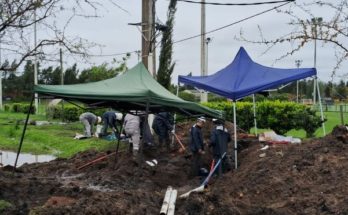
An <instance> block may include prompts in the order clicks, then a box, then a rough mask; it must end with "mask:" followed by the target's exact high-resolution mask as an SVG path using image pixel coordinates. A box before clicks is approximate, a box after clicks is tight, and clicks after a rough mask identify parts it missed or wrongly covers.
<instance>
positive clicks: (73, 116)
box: [46, 104, 106, 122]
mask: <svg viewBox="0 0 348 215" xmlns="http://www.w3.org/2000/svg"><path fill="white" fill-rule="evenodd" d="M105 111H106V109H104V108H103V109H96V110H85V109H82V108H80V107H77V106H75V105H72V104H64V105H60V104H59V105H56V106H51V107H48V108H47V109H46V116H47V117H48V118H51V119H61V120H63V121H69V122H73V121H78V120H79V116H80V115H81V114H82V113H84V112H91V113H94V114H95V115H97V116H101V115H102V114H103V113H104V112H105Z"/></svg>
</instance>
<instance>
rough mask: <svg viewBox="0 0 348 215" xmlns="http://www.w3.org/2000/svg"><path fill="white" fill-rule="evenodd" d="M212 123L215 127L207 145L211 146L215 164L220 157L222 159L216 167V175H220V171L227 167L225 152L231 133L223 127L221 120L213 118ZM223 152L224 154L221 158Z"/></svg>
mask: <svg viewBox="0 0 348 215" xmlns="http://www.w3.org/2000/svg"><path fill="white" fill-rule="evenodd" d="M213 123H214V125H215V127H214V129H213V130H212V132H211V136H210V144H209V146H210V147H212V148H213V156H214V157H213V159H214V163H215V165H216V164H217V162H218V161H219V160H220V159H222V160H221V162H220V165H219V166H218V168H217V175H218V176H220V175H221V174H222V172H224V171H226V170H227V169H228V168H229V166H228V162H227V156H226V154H225V153H227V144H228V143H229V142H230V141H231V135H230V133H229V132H228V130H227V129H226V128H225V126H224V123H223V121H221V120H218V119H213ZM223 154H225V156H224V157H223V158H222V155H223Z"/></svg>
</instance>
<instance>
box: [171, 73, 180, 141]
mask: <svg viewBox="0 0 348 215" xmlns="http://www.w3.org/2000/svg"><path fill="white" fill-rule="evenodd" d="M179 87H180V83H179V78H178V87H177V88H176V96H178V97H179ZM173 130H174V133H175V130H176V113H175V114H174V125H173ZM174 141H175V138H174V135H172V145H174Z"/></svg>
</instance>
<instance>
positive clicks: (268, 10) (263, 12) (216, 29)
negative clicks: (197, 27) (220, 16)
mask: <svg viewBox="0 0 348 215" xmlns="http://www.w3.org/2000/svg"><path fill="white" fill-rule="evenodd" d="M289 3H291V2H290V1H287V2H286V3H284V4H281V5H279V6H276V7H273V8H270V9H267V10H264V11H262V12H259V13H256V14H254V15H251V16H248V17H246V18H244V19H241V20H238V21H236V22H233V23H231V24H228V25H224V26H222V27H219V28H215V29H213V30H210V31H207V32H205V33H204V34H210V33H213V32H216V31H219V30H222V29H224V28H227V27H230V26H232V25H235V24H238V23H241V22H244V21H246V20H249V19H251V18H254V17H256V16H260V15H262V14H265V13H267V12H270V11H272V10H275V9H277V8H280V7H282V6H284V5H287V4H289ZM201 35H203V34H197V35H194V36H191V37H187V38H184V39H181V40H177V41H174V42H173V44H174V43H180V42H184V41H186V40H190V39H194V38H196V37H200V36H201Z"/></svg>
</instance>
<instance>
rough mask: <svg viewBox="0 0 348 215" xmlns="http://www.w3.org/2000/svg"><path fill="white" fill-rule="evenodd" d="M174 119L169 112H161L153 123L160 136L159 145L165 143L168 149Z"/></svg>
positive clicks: (153, 127)
mask: <svg viewBox="0 0 348 215" xmlns="http://www.w3.org/2000/svg"><path fill="white" fill-rule="evenodd" d="M173 124H174V119H173V116H172V115H171V114H170V113H168V112H160V113H159V114H157V115H156V116H155V119H154V120H153V123H152V129H153V130H154V132H155V133H156V134H157V136H158V142H159V146H160V147H161V146H162V145H163V144H164V143H165V144H166V147H167V149H168V150H169V149H170V140H169V133H170V132H171V131H172V130H173Z"/></svg>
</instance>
